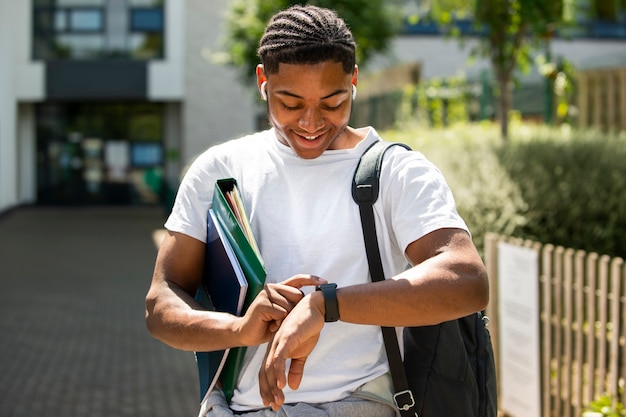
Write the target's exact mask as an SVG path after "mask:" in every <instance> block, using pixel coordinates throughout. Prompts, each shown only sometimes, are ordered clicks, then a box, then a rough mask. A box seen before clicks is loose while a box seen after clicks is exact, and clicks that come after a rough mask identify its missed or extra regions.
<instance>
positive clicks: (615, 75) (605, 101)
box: [576, 67, 626, 131]
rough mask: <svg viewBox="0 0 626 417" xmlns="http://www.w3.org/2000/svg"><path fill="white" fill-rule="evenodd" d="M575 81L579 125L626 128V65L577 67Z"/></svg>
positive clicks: (604, 128) (605, 128) (611, 128)
mask: <svg viewBox="0 0 626 417" xmlns="http://www.w3.org/2000/svg"><path fill="white" fill-rule="evenodd" d="M576 84H577V88H576V89H577V95H578V126H579V127H580V128H583V129H585V128H589V127H595V128H598V129H601V130H604V131H607V130H612V131H620V130H626V67H622V68H602V69H594V70H582V71H578V72H577V74H576Z"/></svg>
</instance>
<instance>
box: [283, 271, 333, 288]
mask: <svg viewBox="0 0 626 417" xmlns="http://www.w3.org/2000/svg"><path fill="white" fill-rule="evenodd" d="M327 283H328V281H326V280H325V279H324V278H320V277H318V276H316V275H309V274H298V275H294V276H292V277H290V278H287V279H286V280H284V281H283V282H281V284H285V285H289V286H291V287H294V288H302V287H304V286H307V285H320V284H327Z"/></svg>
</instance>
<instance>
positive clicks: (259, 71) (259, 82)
mask: <svg viewBox="0 0 626 417" xmlns="http://www.w3.org/2000/svg"><path fill="white" fill-rule="evenodd" d="M256 86H257V88H258V89H259V93H261V98H263V100H264V101H267V90H266V88H267V87H266V86H267V77H266V76H265V70H264V69H263V64H259V65H257V66H256Z"/></svg>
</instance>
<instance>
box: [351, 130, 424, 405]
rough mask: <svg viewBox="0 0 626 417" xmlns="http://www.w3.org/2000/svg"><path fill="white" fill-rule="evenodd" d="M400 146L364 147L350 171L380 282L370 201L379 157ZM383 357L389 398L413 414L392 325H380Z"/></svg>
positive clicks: (376, 185)
mask: <svg viewBox="0 0 626 417" xmlns="http://www.w3.org/2000/svg"><path fill="white" fill-rule="evenodd" d="M396 145H398V146H403V147H404V148H406V149H409V150H410V149H411V148H410V147H409V146H407V145H405V144H402V143H385V142H382V141H377V142H375V143H374V144H372V145H371V146H370V147H369V148H367V149H366V150H365V152H364V153H363V155H362V156H361V160H360V161H359V164H358V165H357V167H356V171H355V172H354V178H353V180H352V198H353V199H354V201H355V202H356V203H357V204H358V205H359V212H360V214H361V226H362V227H363V237H364V241H365V252H366V254H367V262H368V264H369V268H370V275H371V277H372V281H382V280H384V279H385V273H384V270H383V264H382V261H381V258H380V249H379V246H378V239H377V236H376V224H375V222H374V203H375V202H376V200H377V199H378V193H379V188H380V187H379V183H380V181H379V180H380V178H379V177H380V170H381V167H382V162H383V156H384V155H385V152H386V151H387V150H388V149H389V148H390V147H392V146H396ZM381 329H382V333H383V339H384V341H385V350H386V351H387V360H388V361H389V369H390V371H391V378H392V380H393V387H394V391H395V393H394V395H393V400H394V402H395V403H396V407H397V408H398V410H399V411H400V415H401V416H402V417H417V411H416V410H415V399H414V397H413V393H412V392H411V390H410V389H409V384H408V383H407V379H406V374H405V371H404V364H403V363H402V356H401V355H400V347H399V346H398V338H397V337H396V330H395V328H394V327H381Z"/></svg>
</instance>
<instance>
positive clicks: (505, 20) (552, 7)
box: [430, 0, 563, 138]
mask: <svg viewBox="0 0 626 417" xmlns="http://www.w3.org/2000/svg"><path fill="white" fill-rule="evenodd" d="M432 4H433V6H432V9H431V14H430V17H431V18H432V19H433V20H434V21H435V22H437V23H438V24H439V25H441V26H442V27H444V28H448V29H449V30H450V32H449V33H450V34H452V35H455V36H461V35H460V33H459V31H458V30H454V22H455V19H459V18H465V17H466V16H467V17H469V18H471V19H473V21H474V26H475V29H476V33H478V34H479V36H478V46H477V47H476V48H475V49H474V50H473V54H474V55H478V56H482V57H485V58H488V59H489V61H490V63H491V67H492V71H493V74H494V77H495V79H496V80H497V84H498V90H499V91H498V94H499V106H498V118H499V121H500V125H501V134H502V136H503V137H504V138H506V137H507V135H508V111H509V110H510V109H511V83H512V81H513V77H514V74H515V71H516V70H517V69H521V68H524V67H526V68H527V67H528V66H529V65H530V62H531V59H530V53H531V51H532V50H533V49H537V48H542V47H545V44H546V42H549V40H550V38H551V37H552V34H553V33H554V31H555V29H556V28H557V27H558V26H559V25H560V24H561V23H562V21H563V0H433V3H432ZM468 15H469V16H468Z"/></svg>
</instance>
